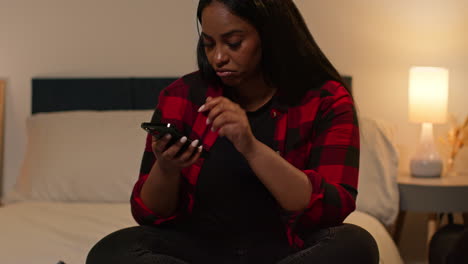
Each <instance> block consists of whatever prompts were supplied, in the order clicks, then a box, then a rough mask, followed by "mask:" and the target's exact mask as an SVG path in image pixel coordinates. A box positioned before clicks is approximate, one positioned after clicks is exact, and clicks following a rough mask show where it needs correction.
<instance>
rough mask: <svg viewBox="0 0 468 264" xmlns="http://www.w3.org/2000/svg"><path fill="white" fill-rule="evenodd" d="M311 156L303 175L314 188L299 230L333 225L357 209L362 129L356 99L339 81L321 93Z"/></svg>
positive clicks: (297, 216) (303, 213)
mask: <svg viewBox="0 0 468 264" xmlns="http://www.w3.org/2000/svg"><path fill="white" fill-rule="evenodd" d="M320 93H321V94H320V104H319V108H318V110H317V111H316V117H315V121H314V123H315V125H314V129H313V132H312V135H313V136H312V137H310V139H309V141H310V142H309V144H310V145H309V146H310V154H309V157H308V160H307V161H306V165H305V169H304V170H303V172H304V173H305V174H306V175H307V176H308V178H309V180H310V181H311V183H312V186H313V192H312V195H311V197H310V201H309V204H308V206H307V208H306V210H305V211H303V212H301V213H300V214H299V215H296V219H295V221H297V223H296V224H297V226H296V227H297V228H298V229H299V230H301V229H308V228H314V227H323V226H333V225H337V224H340V223H342V222H343V220H344V219H345V218H346V217H347V216H348V215H349V214H350V213H351V212H352V211H354V210H355V208H356V196H357V183H358V172H359V128H358V122H357V116H356V111H355V107H354V103H353V100H352V97H351V96H350V94H349V93H348V91H347V90H346V89H345V88H344V87H343V86H341V85H339V84H338V83H336V82H328V83H327V84H326V85H325V86H324V87H322V90H321V91H320Z"/></svg>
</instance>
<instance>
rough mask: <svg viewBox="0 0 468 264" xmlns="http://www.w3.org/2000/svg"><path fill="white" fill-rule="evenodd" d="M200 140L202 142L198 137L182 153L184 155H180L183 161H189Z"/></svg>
mask: <svg viewBox="0 0 468 264" xmlns="http://www.w3.org/2000/svg"><path fill="white" fill-rule="evenodd" d="M198 142H200V141H199V140H198V139H196V140H194V141H193V142H192V143H191V144H190V146H188V148H187V150H185V151H184V153H182V155H180V157H179V159H180V160H181V161H182V162H186V161H188V160H189V159H190V157H191V156H192V155H193V153H194V151H195V150H196V149H197V147H198Z"/></svg>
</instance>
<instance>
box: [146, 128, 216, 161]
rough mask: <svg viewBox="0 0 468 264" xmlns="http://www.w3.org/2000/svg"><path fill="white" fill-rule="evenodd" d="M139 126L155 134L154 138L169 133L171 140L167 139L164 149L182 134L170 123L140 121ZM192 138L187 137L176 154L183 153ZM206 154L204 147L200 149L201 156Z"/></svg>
mask: <svg viewBox="0 0 468 264" xmlns="http://www.w3.org/2000/svg"><path fill="white" fill-rule="evenodd" d="M141 128H143V129H144V130H145V131H146V132H148V133H150V134H151V135H153V136H155V137H156V139H160V138H162V137H163V136H165V135H166V134H170V135H171V140H169V142H168V144H167V145H166V149H168V148H169V147H170V146H172V145H173V144H174V143H176V142H177V141H178V140H180V139H181V138H182V137H183V136H184V135H183V134H182V133H180V132H179V131H178V130H177V128H176V127H175V126H174V125H172V124H171V123H166V124H165V123H147V122H144V123H141ZM192 142H193V141H192V140H190V139H189V138H187V141H186V142H185V144H184V145H183V146H182V147H181V148H180V151H179V152H178V153H177V155H179V154H181V153H183V152H184V151H185V150H186V149H187V148H188V147H189V146H190V144H192ZM207 154H208V152H207V151H205V149H203V151H202V157H206V156H207Z"/></svg>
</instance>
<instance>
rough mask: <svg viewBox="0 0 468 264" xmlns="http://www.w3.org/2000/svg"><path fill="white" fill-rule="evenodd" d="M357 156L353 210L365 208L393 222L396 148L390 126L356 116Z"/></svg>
mask: <svg viewBox="0 0 468 264" xmlns="http://www.w3.org/2000/svg"><path fill="white" fill-rule="evenodd" d="M359 127H360V139H361V157H360V163H359V183H358V196H357V210H359V211H363V212H366V213H368V214H370V215H372V216H374V217H376V218H377V219H379V220H380V221H381V222H382V223H383V224H384V225H386V226H390V225H392V224H393V223H394V221H395V219H396V217H397V215H398V210H399V193H398V184H397V176H398V159H399V158H398V152H397V148H396V146H395V144H394V128H393V127H392V126H390V125H389V124H388V123H386V122H384V121H381V120H379V121H378V120H374V119H370V118H366V117H361V118H360V120H359Z"/></svg>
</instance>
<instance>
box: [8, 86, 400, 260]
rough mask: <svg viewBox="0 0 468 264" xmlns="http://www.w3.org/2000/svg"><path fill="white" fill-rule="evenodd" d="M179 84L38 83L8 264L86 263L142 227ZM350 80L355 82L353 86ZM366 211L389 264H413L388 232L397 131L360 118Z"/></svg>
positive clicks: (13, 197)
mask: <svg viewBox="0 0 468 264" xmlns="http://www.w3.org/2000/svg"><path fill="white" fill-rule="evenodd" d="M173 80H174V78H94V79H86V78H80V79H70V78H61V79H53V78H36V79H33V80H32V95H33V96H32V115H31V116H30V117H29V118H28V119H27V134H28V144H27V150H26V155H25V157H24V161H23V165H22V169H21V172H20V175H19V176H18V179H17V184H16V185H15V188H14V189H12V190H10V191H9V192H7V193H6V195H5V196H4V197H3V199H2V201H3V206H2V207H0V234H1V236H0V262H1V263H37V264H56V263H59V261H63V262H65V263H66V264H75V263H76V264H78V263H84V262H85V259H86V255H87V252H88V251H89V249H90V248H91V247H92V246H93V245H94V244H95V243H96V242H97V241H98V240H99V239H101V238H102V237H104V236H105V235H107V234H109V233H111V232H113V231H115V230H118V229H121V228H124V227H128V226H134V225H136V223H135V221H134V220H133V218H132V216H131V213H130V205H129V197H130V192H131V189H132V187H133V184H134V182H135V181H136V179H137V177H138V171H139V166H140V162H141V155H142V153H143V150H144V144H145V136H146V135H145V132H144V131H143V130H142V129H141V128H140V127H139V125H140V123H141V122H144V121H147V120H150V118H151V115H152V109H154V107H155V104H156V102H157V95H158V94H159V92H160V91H161V89H163V88H164V87H166V86H167V85H168V84H169V83H171V82H172V81H173ZM347 80H348V81H350V79H347ZM360 129H361V161H360V166H361V169H360V183H359V188H358V190H359V195H358V202H357V203H358V206H357V210H356V211H355V212H353V213H352V214H351V215H350V216H349V217H348V218H347V219H346V222H349V223H354V224H356V225H359V226H362V227H363V228H365V229H367V230H368V231H369V232H370V233H371V234H372V235H373V236H374V238H375V239H376V241H377V244H378V246H379V251H380V257H381V261H380V262H381V263H384V264H386V263H392V264H398V263H403V261H402V259H401V257H400V254H399V252H398V249H397V247H396V245H395V244H394V242H393V241H392V239H391V237H390V235H389V233H388V231H387V227H389V226H391V225H392V223H393V222H394V221H395V218H396V215H397V212H398V190H397V184H396V173H397V166H398V155H397V152H396V150H395V146H394V144H393V139H392V127H391V126H389V125H388V124H386V123H385V122H383V121H377V120H373V119H369V118H365V117H361V120H360Z"/></svg>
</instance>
